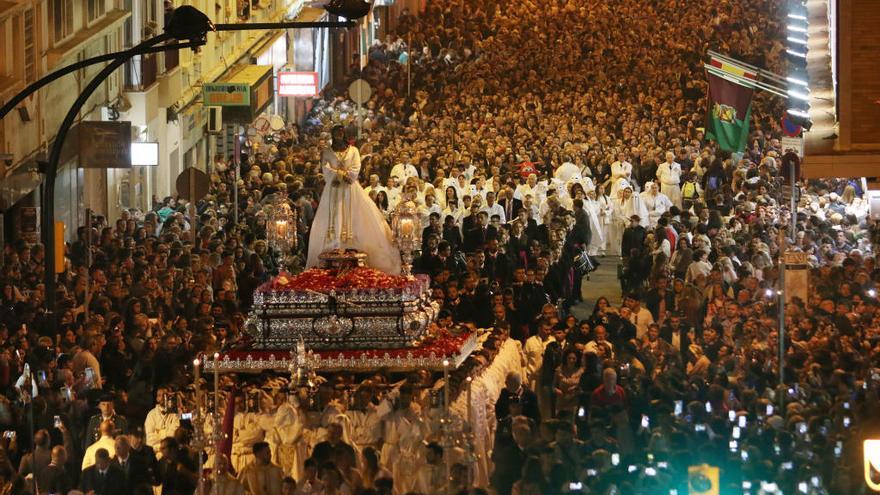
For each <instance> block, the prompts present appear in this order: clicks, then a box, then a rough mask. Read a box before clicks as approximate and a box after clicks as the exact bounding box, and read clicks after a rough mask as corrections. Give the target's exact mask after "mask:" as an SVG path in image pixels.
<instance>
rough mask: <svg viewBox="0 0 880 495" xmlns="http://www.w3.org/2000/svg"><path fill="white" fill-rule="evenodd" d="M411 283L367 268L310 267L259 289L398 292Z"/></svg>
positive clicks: (283, 275)
mask: <svg viewBox="0 0 880 495" xmlns="http://www.w3.org/2000/svg"><path fill="white" fill-rule="evenodd" d="M412 283H413V281H412V280H411V279H408V278H407V277H399V276H395V275H388V274H387V273H384V272H380V271H379V270H374V269H372V268H367V267H357V268H352V269H348V270H325V269H322V268H310V269H308V270H306V271H304V272H302V273H300V274H299V275H290V274H287V273H282V274H280V275H278V276H277V277H275V278H274V279H272V280H270V281H269V282H267V283H266V284H264V285H263V286H262V287H261V288H260V290H261V291H263V292H269V291H295V290H311V291H315V292H329V291H331V290H350V289H402V288H404V287H406V286H407V285H410V284H412Z"/></svg>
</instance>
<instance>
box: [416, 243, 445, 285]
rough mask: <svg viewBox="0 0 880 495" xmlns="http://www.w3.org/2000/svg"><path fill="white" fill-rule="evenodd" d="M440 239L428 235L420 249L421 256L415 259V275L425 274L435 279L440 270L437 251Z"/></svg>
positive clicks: (440, 265) (440, 264) (440, 262)
mask: <svg viewBox="0 0 880 495" xmlns="http://www.w3.org/2000/svg"><path fill="white" fill-rule="evenodd" d="M439 243H440V237H439V236H437V234H429V235H428V239H427V242H425V243H424V246H423V247H422V254H421V255H419V257H418V258H416V259H415V263H414V265H415V266H414V270H415V272H416V273H426V274H428V275H430V276H431V277H436V276H437V274H438V273H440V270H441V269H442V265H443V263H442V261H441V260H440V256H439V254H438V251H437V247H438V245H439Z"/></svg>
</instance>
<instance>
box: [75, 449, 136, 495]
mask: <svg viewBox="0 0 880 495" xmlns="http://www.w3.org/2000/svg"><path fill="white" fill-rule="evenodd" d="M124 486H125V480H124V477H123V475H122V471H120V470H119V467H117V466H114V465H113V462H112V461H111V459H110V453H109V452H107V449H98V450H96V451H95V465H94V466H89V467H87V468H86V469H85V471H83V472H82V476H81V478H80V481H79V489H80V490H82V492H83V493H90V492H94V494H95V495H123V494H124V493H125V491H124Z"/></svg>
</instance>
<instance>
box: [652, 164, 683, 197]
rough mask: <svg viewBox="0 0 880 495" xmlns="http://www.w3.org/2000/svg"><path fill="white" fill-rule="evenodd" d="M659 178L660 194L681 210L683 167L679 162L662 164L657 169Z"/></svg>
mask: <svg viewBox="0 0 880 495" xmlns="http://www.w3.org/2000/svg"><path fill="white" fill-rule="evenodd" d="M657 178H658V179H660V192H662V193H663V194H665V195H666V196H667V197H669V200H670V201H672V204H674V205H675V206H677V207H679V208H681V186H680V184H681V165H680V164H678V163H677V162H672V163H668V162H663V163H661V164H660V166H658V167H657Z"/></svg>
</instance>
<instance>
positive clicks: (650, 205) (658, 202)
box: [639, 191, 672, 227]
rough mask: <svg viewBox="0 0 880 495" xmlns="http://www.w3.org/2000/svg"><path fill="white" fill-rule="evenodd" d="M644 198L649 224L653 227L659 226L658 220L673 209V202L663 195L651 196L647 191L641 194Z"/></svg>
mask: <svg viewBox="0 0 880 495" xmlns="http://www.w3.org/2000/svg"><path fill="white" fill-rule="evenodd" d="M639 196H641V198H642V203H644V204H645V209H647V210H648V223H649V225H650V226H651V227H656V226H657V220H659V219H660V217H661V216H663V214H664V213H666V212H667V211H669V208H672V201H670V200H669V198H668V197H667V196H666V195H665V194H663V193H657V195H656V196H655V195H653V194H651V193H650V192H649V191H645V192H643V193H641V194H639Z"/></svg>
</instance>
